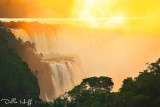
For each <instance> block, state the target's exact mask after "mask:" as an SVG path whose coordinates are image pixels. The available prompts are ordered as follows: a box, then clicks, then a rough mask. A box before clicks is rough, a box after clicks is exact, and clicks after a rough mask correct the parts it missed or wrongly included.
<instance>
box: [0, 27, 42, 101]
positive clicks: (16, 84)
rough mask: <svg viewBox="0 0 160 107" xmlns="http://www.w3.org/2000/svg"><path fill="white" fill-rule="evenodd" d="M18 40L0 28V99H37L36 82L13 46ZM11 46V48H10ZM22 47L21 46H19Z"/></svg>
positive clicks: (38, 92)
mask: <svg viewBox="0 0 160 107" xmlns="http://www.w3.org/2000/svg"><path fill="white" fill-rule="evenodd" d="M16 42H18V40H17V39H16V38H15V37H14V35H13V34H12V33H11V32H10V30H7V29H6V28H4V27H2V26H1V27H0V99H4V98H5V99H10V98H17V99H23V98H35V97H39V94H40V89H39V86H38V80H37V78H36V77H35V75H33V73H32V71H31V69H30V68H29V66H28V65H27V63H26V62H24V61H23V60H22V58H21V57H20V56H19V55H18V54H17V52H16V50H15V48H13V47H14V46H13V45H14V44H15V43H16ZM11 44H12V46H11ZM19 45H21V46H23V45H22V44H19Z"/></svg>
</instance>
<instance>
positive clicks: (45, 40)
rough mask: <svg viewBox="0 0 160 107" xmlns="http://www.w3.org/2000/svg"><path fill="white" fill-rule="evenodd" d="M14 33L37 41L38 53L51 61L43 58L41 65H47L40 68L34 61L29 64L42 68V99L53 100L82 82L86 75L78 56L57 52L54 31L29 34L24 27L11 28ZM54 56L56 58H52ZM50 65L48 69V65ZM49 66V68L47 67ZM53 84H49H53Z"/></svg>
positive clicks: (22, 37)
mask: <svg viewBox="0 0 160 107" xmlns="http://www.w3.org/2000/svg"><path fill="white" fill-rule="evenodd" d="M11 31H12V33H13V34H14V35H15V36H16V38H17V39H18V38H21V39H22V40H23V41H24V42H25V41H30V42H33V43H35V47H36V49H37V52H38V53H42V54H43V55H44V56H43V58H44V59H45V58H47V59H48V60H49V61H47V60H45V61H43V60H42V63H41V64H40V65H43V63H45V66H44V67H43V66H41V67H39V68H37V67H36V68H35V67H33V63H31V62H30V61H28V63H29V65H30V66H32V67H31V68H33V69H34V70H40V72H39V73H40V74H39V76H38V79H39V85H40V98H41V99H42V100H46V101H51V100H53V99H54V98H57V97H58V96H59V95H61V94H64V93H65V92H67V91H69V90H71V89H72V88H73V87H74V86H76V85H78V84H80V82H81V81H82V79H83V78H84V77H85V76H84V74H83V72H82V69H81V65H80V63H79V61H78V60H77V58H76V57H74V59H71V57H70V55H68V56H67V55H65V56H64V55H63V56H61V55H60V54H59V55H58V56H57V55H56V54H54V53H56V51H57V50H56V46H57V41H56V37H55V34H54V33H50V34H53V35H48V34H46V33H45V32H43V31H38V32H33V33H32V34H28V33H27V32H26V31H25V30H23V29H11ZM52 57H54V58H55V59H52V61H51V58H52ZM46 64H48V66H49V67H50V69H48V68H47V67H48V66H46ZM46 68H47V69H46ZM47 84H48V85H47ZM51 84H52V86H49V85H51Z"/></svg>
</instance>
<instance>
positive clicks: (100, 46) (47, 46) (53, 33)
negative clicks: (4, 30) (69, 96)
mask: <svg viewBox="0 0 160 107" xmlns="http://www.w3.org/2000/svg"><path fill="white" fill-rule="evenodd" d="M22 26H23V25H22ZM33 26H34V25H33ZM40 26H44V25H43V24H40V25H39V26H36V28H37V29H38V30H35V31H34V29H33V30H31V31H28V30H26V29H24V28H23V27H22V28H21V27H19V28H18V29H12V32H13V33H14V35H15V36H16V37H17V38H18V37H20V38H22V39H23V40H24V41H27V40H29V41H31V42H34V43H35V44H36V49H37V50H38V53H43V54H44V58H45V59H50V58H52V57H53V56H58V55H64V56H65V57H67V56H68V57H70V56H74V58H75V63H72V64H74V65H76V67H80V68H82V70H83V73H84V74H85V76H86V77H91V76H109V77H111V78H113V82H114V84H115V85H114V88H113V91H118V89H119V88H120V87H121V84H122V81H123V80H124V79H125V78H126V77H134V76H137V75H138V73H139V72H140V71H142V70H143V69H145V62H154V61H155V60H157V59H158V58H159V54H160V46H159V45H157V44H158V43H159V42H160V38H159V36H157V35H152V34H148V35H145V34H142V33H135V34H131V33H128V32H121V31H119V30H114V31H109V30H108V29H107V28H106V29H100V28H98V29H96V28H87V27H81V26H78V25H63V24H61V25H59V26H58V27H57V26H56V25H51V24H48V26H51V29H48V28H45V27H43V29H39V28H41V27H40ZM55 26H56V28H55ZM52 27H53V28H52ZM29 28H30V26H29V27H28V29H29ZM54 28H55V29H54ZM153 36H154V38H153ZM62 60H63V58H62ZM62 60H61V61H54V63H49V64H50V68H51V69H52V71H53V72H52V74H54V75H59V74H56V73H57V72H56V71H58V72H61V71H60V69H66V68H65V67H64V63H62V62H64V61H62ZM69 61H70V60H69ZM69 61H68V62H69ZM55 62H56V63H55ZM69 63H70V62H69ZM57 64H58V65H57ZM55 66H58V67H55ZM59 66H61V68H60V67H59ZM72 66H73V65H72ZM70 67H71V66H70ZM73 67H74V66H73ZM57 68H59V69H57ZM74 68H75V67H74ZM53 69H54V70H53ZM64 71H65V70H64ZM64 71H63V73H64ZM76 71H77V70H75V69H74V70H72V72H76ZM68 72H69V71H68ZM65 73H66V72H65ZM65 73H64V74H63V76H62V77H63V78H66V77H65V75H70V74H72V73H68V74H65ZM54 75H53V77H54ZM77 75H78V74H76V73H75V75H74V76H71V77H70V78H72V80H73V81H74V79H73V78H75V76H77ZM57 77H58V76H57ZM55 78H56V77H54V79H55ZM54 79H52V80H53V81H55V80H54ZM66 79H68V78H66ZM59 81H60V80H59ZM68 81H69V80H67V81H65V82H66V83H67V82H68ZM76 81H77V80H76ZM56 82H57V83H58V80H57V81H56ZM71 83H72V81H70V84H69V85H68V86H69V88H68V89H70V87H71V86H72V84H71ZM54 84H56V83H54ZM75 84H76V83H75ZM55 86H56V87H57V88H55V90H58V87H59V86H57V85H55ZM63 87H64V86H63ZM63 90H65V89H63ZM61 92H64V91H61ZM59 93H60V91H59Z"/></svg>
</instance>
